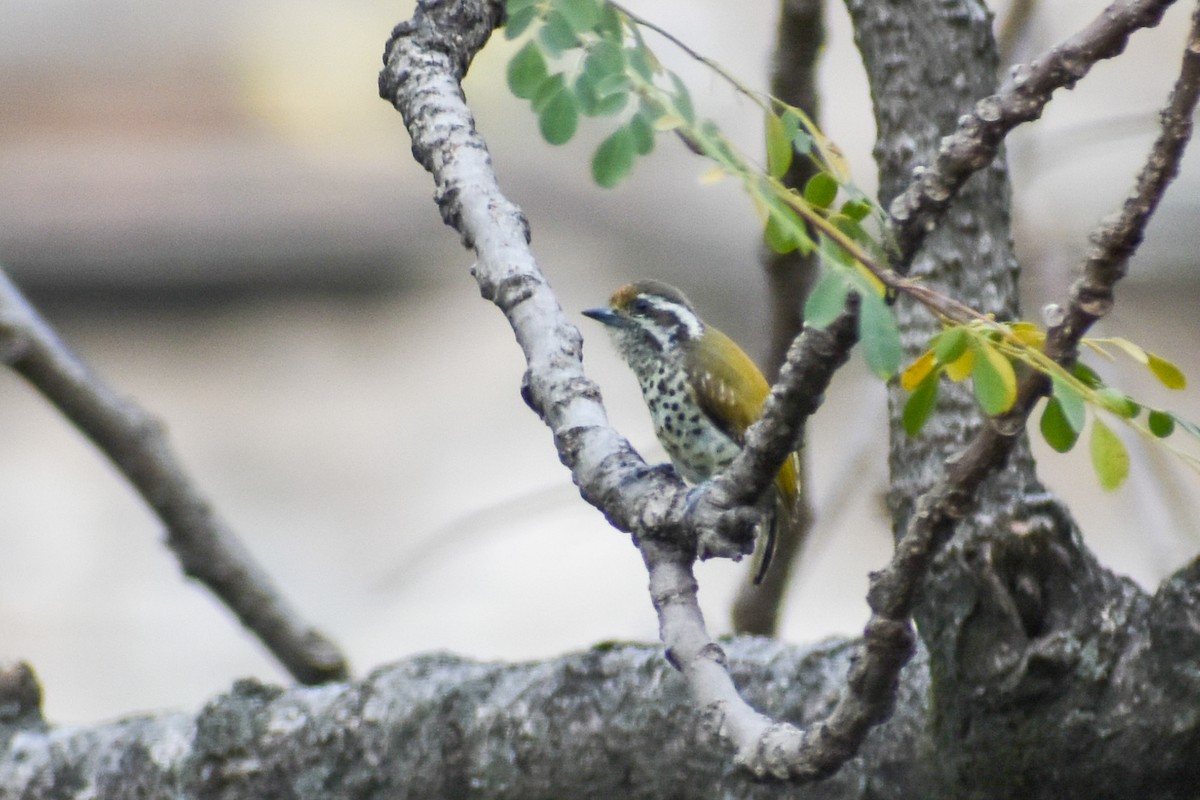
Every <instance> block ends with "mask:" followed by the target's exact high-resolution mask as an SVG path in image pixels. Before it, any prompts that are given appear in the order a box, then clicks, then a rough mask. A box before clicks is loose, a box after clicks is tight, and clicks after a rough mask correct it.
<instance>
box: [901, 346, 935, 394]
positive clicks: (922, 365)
mask: <svg viewBox="0 0 1200 800" xmlns="http://www.w3.org/2000/svg"><path fill="white" fill-rule="evenodd" d="M936 364H937V358H936V357H935V356H934V355H933V351H932V350H926V351H925V352H924V354H922V355H921V357H920V358H918V359H917V360H916V361H914V362H913V363H911V364H909V365H908V368H907V369H905V370H904V372H902V373H900V386H901V387H903V389H904V391H906V392H911V391H912V390H913V389H916V388H917V387H918V386H920V385H921V383H922V382H923V381H924V380H925V379H926V378H927V377H929V373H931V372H933V368H934V366H936Z"/></svg>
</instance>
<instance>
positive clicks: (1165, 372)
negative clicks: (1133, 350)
mask: <svg viewBox="0 0 1200 800" xmlns="http://www.w3.org/2000/svg"><path fill="white" fill-rule="evenodd" d="M1146 359H1147V364H1146V366H1148V367H1150V371H1151V372H1153V373H1154V377H1156V378H1158V379H1159V380H1160V381H1162V384H1163V386H1166V387H1167V388H1168V389H1183V388H1184V387H1186V386H1187V376H1186V375H1184V374H1183V370H1181V369H1180V368H1179V367H1177V366H1175V365H1174V364H1172V363H1171V362H1170V361H1167V360H1166V359H1165V358H1160V357H1159V356H1156V355H1154V353H1146Z"/></svg>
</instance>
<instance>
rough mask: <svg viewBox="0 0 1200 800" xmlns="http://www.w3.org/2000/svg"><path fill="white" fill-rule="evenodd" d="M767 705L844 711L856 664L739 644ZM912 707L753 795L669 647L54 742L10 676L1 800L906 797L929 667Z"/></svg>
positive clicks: (257, 698) (445, 670) (377, 683)
mask: <svg viewBox="0 0 1200 800" xmlns="http://www.w3.org/2000/svg"><path fill="white" fill-rule="evenodd" d="M727 650H728V652H729V656H730V660H731V666H732V668H733V671H734V673H735V676H736V677H737V679H738V681H739V682H740V683H742V685H743V686H744V687H745V691H746V693H747V694H748V695H749V698H750V700H751V701H752V702H754V703H756V704H761V707H763V708H765V709H767V710H769V711H770V712H771V713H773V714H778V715H780V716H782V717H785V718H788V719H792V720H795V721H797V722H804V721H806V720H812V719H814V718H818V717H820V716H822V715H824V714H825V713H826V712H827V710H828V708H827V707H828V705H829V704H831V703H832V702H834V700H836V698H837V695H838V692H839V690H840V684H841V682H842V680H843V679H844V676H845V673H846V669H847V666H848V664H847V662H848V659H849V658H850V656H851V653H852V652H853V647H852V646H851V645H849V644H848V643H839V642H831V643H828V644H824V645H819V646H817V647H814V648H809V649H801V648H795V647H786V646H784V645H781V644H778V643H775V642H769V641H766V640H761V639H759V640H754V639H741V640H738V641H736V642H731V643H729V644H728V645H727ZM905 678H906V683H905V688H904V690H903V692H902V705H903V707H904V709H905V710H904V711H902V712H901V713H899V714H897V715H896V716H895V717H894V718H893V719H892V720H891V721H890V722H889V723H887V724H886V725H885V726H883V728H882V729H881V730H880V734H882V735H879V736H876V737H873V739H872V741H871V742H869V743H868V744H867V746H866V747H865V748H864V750H863V752H862V754H861V755H860V756H859V757H858V758H856V759H854V760H852V761H851V762H850V763H849V764H848V765H847V767H846V768H845V769H843V770H842V772H841V773H839V775H838V776H837V777H835V778H833V779H831V780H828V781H825V782H823V783H818V784H814V785H811V786H809V787H807V788H805V789H803V790H800V791H796V790H794V789H787V787H781V786H780V785H778V784H762V783H756V782H755V781H754V780H753V778H751V777H750V776H749V775H748V773H746V772H745V771H743V770H738V769H736V768H735V767H734V766H733V762H732V758H731V753H730V752H729V750H728V749H727V748H726V747H725V746H724V745H723V744H722V743H721V741H720V740H718V739H716V738H715V737H712V736H708V735H705V734H704V733H703V731H704V726H703V725H702V724H701V720H700V717H701V714H702V712H700V711H698V710H697V709H696V708H695V706H694V705H693V704H692V703H691V700H690V698H689V696H688V692H687V689H686V687H685V686H684V682H683V679H682V678H680V676H679V674H678V673H677V672H675V671H674V670H673V669H672V668H671V667H670V666H668V664H667V662H666V660H665V659H664V658H663V652H662V648H661V647H648V646H641V645H613V646H607V647H601V648H597V649H594V650H591V651H589V652H586V653H580V654H577V655H571V656H566V657H563V658H560V659H557V660H555V661H553V662H547V663H539V664H481V663H477V662H472V661H467V660H464V659H460V658H456V657H453V656H449V655H431V656H422V657H418V658H414V659H410V660H408V661H404V662H401V663H399V664H395V665H392V666H389V667H385V668H381V669H379V670H376V671H375V672H374V673H372V674H371V675H370V676H368V677H367V678H366V679H364V680H363V681H361V682H358V683H354V684H330V685H328V686H324V687H315V688H291V689H287V690H284V689H281V688H278V687H271V686H264V685H262V684H259V683H256V682H252V681H246V682H242V683H239V684H237V685H235V686H234V687H233V689H232V690H231V691H230V692H229V693H228V694H226V695H223V696H221V697H218V698H216V699H214V700H213V701H212V702H211V703H209V704H208V706H206V707H205V708H204V709H203V710H202V711H201V712H200V713H199V714H197V715H195V716H192V715H189V714H181V713H175V714H170V713H164V714H160V715H157V716H153V717H142V718H133V719H129V720H124V721H121V722H115V723H112V724H109V725H103V726H97V727H94V728H87V729H72V728H63V729H58V730H54V731H47V730H46V727H45V725H44V723H43V722H42V721H41V719H40V716H39V715H38V713H37V710H36V702H37V690H36V685H35V684H34V683H33V676H32V674H31V673H29V672H27V671H25V670H22V669H20V668H16V669H10V670H8V671H7V672H4V673H0V746H7V750H6V752H5V757H4V758H3V759H0V796H3V797H5V798H9V797H12V798H17V797H20V798H22V800H76V799H77V798H79V799H80V800H82V798H93V797H100V798H125V797H137V798H139V799H140V800H160V798H161V800H177V799H178V798H189V800H190V799H191V798H229V800H233V799H234V798H296V800H342V799H343V798H346V799H348V798H354V799H355V800H385V799H386V800H403V799H404V798H414V800H416V799H418V798H419V800H439V798H446V800H459V799H460V798H466V797H480V798H522V799H523V800H538V799H539V798H546V799H547V800H550V799H551V798H568V797H569V798H579V799H580V800H586V799H587V798H663V797H676V798H683V797H688V798H714V799H715V798H722V797H741V798H765V797H777V796H779V793H780V790H781V789H787V793H788V795H789V796H793V797H804V798H867V797H871V798H897V800H898V799H899V798H903V797H911V796H913V794H912V793H913V792H914V791H916V790H918V789H919V788H920V787H921V786H922V785H923V784H924V779H923V771H924V769H925V768H924V767H923V766H922V762H921V761H920V759H919V758H918V752H919V750H920V748H919V746H918V744H919V737H920V731H921V730H922V729H923V728H924V720H923V718H922V715H923V705H922V703H921V702H920V696H921V694H922V693H923V691H924V681H925V670H924V665H923V663H922V662H921V661H920V660H919V659H918V660H917V661H915V662H914V663H913V664H912V665H910V667H909V669H908V671H907V672H906V674H905Z"/></svg>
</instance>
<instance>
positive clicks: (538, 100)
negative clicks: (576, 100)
mask: <svg viewBox="0 0 1200 800" xmlns="http://www.w3.org/2000/svg"><path fill="white" fill-rule="evenodd" d="M566 89H567V81H566V79H565V78H563V74H562V73H561V72H556V73H554V74H553V75H551V76H549V77H548V78H546V79H545V80H544V81H542V82H541V83H539V84H538V87H537V90H536V91H535V92H534V93H533V97H531V98H530V99H529V102H530V104H531V105H532V106H533V111H534V113H535V114H541V113H542V109H544V108H545V107H546V104H547V103H549V102H550V100H551V98H553V97H555V96H556V95H558V94H560V93H562V92H565V91H566Z"/></svg>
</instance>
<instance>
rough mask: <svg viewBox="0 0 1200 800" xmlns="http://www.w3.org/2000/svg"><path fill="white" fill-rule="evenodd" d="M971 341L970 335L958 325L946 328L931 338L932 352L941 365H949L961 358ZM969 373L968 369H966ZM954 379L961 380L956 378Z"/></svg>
mask: <svg viewBox="0 0 1200 800" xmlns="http://www.w3.org/2000/svg"><path fill="white" fill-rule="evenodd" d="M970 343H971V337H970V336H968V335H967V332H966V331H965V330H963V329H962V328H960V327H957V326H955V327H953V328H947V329H946V330H944V331H942V332H941V333H939V334H938V335H937V338H936V339H934V340H933V354H934V356H935V357H936V358H937V361H938V363H939V364H941V365H942V366H950V365H951V364H953V363H954V362H955V361H958V360H959V359H960V358H962V355H963V353H965V352H966V351H967V345H969V344H970ZM968 373H969V370H968ZM956 380H962V379H961V378H956Z"/></svg>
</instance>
